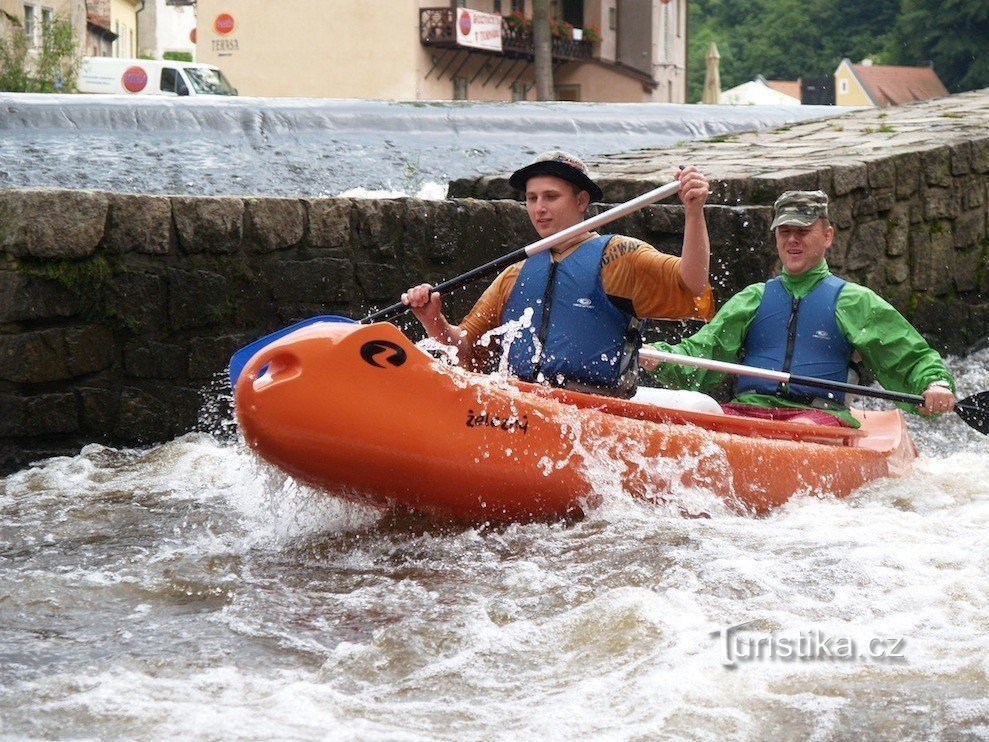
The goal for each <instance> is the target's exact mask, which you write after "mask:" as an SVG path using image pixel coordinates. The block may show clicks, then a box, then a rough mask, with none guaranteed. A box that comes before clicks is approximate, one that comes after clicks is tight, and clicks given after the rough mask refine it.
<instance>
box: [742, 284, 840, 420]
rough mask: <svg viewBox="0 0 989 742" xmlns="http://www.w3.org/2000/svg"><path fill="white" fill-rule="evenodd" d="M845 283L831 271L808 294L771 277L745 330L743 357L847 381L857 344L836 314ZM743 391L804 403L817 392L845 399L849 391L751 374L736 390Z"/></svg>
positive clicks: (748, 361) (801, 373)
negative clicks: (799, 295)
mask: <svg viewBox="0 0 989 742" xmlns="http://www.w3.org/2000/svg"><path fill="white" fill-rule="evenodd" d="M844 286H845V281H843V280H842V279H840V278H838V277H837V276H828V277H827V278H825V279H824V280H823V281H821V282H820V283H819V284H817V286H815V287H814V288H813V289H812V290H811V292H810V293H809V294H807V295H806V296H805V297H803V298H802V299H797V298H796V297H794V296H793V295H791V294H790V292H788V291H787V290H786V288H784V286H783V282H782V281H781V280H780V279H779V278H774V279H772V280H771V281H767V282H766V290H765V293H764V294H763V295H762V301H761V302H760V303H759V309H758V310H757V311H756V315H755V318H754V319H753V320H752V324H751V325H749V330H748V333H747V334H746V335H745V342H744V344H743V347H744V348H745V359H744V360H743V361H742V362H743V363H744V364H745V365H746V366H754V367H760V368H768V369H771V370H773V371H785V372H787V373H791V374H797V375H799V376H813V377H814V378H815V379H825V380H828V381H847V380H848V369H849V366H850V364H851V359H852V351H853V348H852V346H851V344H850V343H849V342H848V340H847V339H846V338H845V335H844V333H842V331H841V329H840V328H839V327H838V322H837V320H835V316H834V313H835V305H836V304H837V301H838V295H839V294H840V293H841V290H842V288H844ZM743 392H757V393H759V394H773V395H776V396H779V397H785V398H787V399H791V400H793V401H796V402H802V403H804V404H811V403H812V402H813V401H814V400H815V399H818V398H823V399H827V400H830V401H833V402H837V403H838V404H842V405H843V404H844V403H845V395H844V394H843V393H840V392H829V391H826V390H824V389H817V388H815V387H810V386H801V385H799V384H780V383H777V382H775V381H769V380H768V379H757V378H755V377H752V376H742V377H740V378H739V380H738V385H737V387H736V393H737V394H741V393H743Z"/></svg>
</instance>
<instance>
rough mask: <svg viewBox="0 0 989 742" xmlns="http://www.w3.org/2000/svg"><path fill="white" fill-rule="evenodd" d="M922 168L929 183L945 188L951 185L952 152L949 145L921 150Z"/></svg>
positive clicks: (925, 179)
mask: <svg viewBox="0 0 989 742" xmlns="http://www.w3.org/2000/svg"><path fill="white" fill-rule="evenodd" d="M920 168H921V172H922V173H923V174H924V182H925V183H927V185H932V186H942V187H945V188H946V187H948V186H950V185H951V152H950V151H949V150H948V148H947V147H937V148H936V149H929V150H927V151H926V152H921V153H920Z"/></svg>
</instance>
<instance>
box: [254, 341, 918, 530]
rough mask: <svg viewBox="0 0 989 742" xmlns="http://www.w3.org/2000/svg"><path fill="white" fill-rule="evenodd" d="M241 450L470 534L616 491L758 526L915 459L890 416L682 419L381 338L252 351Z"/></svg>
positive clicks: (581, 505) (332, 489) (570, 508)
mask: <svg viewBox="0 0 989 742" xmlns="http://www.w3.org/2000/svg"><path fill="white" fill-rule="evenodd" d="M235 397H236V409H237V418H238V421H239V423H240V427H241V430H242V432H243V435H244V438H245V439H246V441H247V443H248V444H249V445H250V446H251V448H253V449H254V450H255V451H256V452H257V453H258V454H260V455H261V457H263V458H264V459H266V460H267V461H269V462H270V463H272V464H274V465H275V466H277V467H279V468H280V469H283V470H284V471H286V472H288V473H289V474H291V475H293V476H294V477H296V478H298V479H300V480H302V481H304V482H307V483H309V484H312V485H316V486H318V487H321V488H323V489H325V490H327V491H328V492H329V493H331V494H333V495H336V496H340V497H345V498H348V499H353V500H357V501H360V502H364V503H370V504H373V505H378V506H383V507H393V508H408V509H411V510H414V511H419V512H424V513H429V514H433V515H436V516H441V517H448V518H456V519H469V520H492V521H510V520H520V521H526V520H533V519H542V518H549V517H557V516H561V515H564V514H567V513H573V512H579V511H582V510H584V509H585V508H587V507H593V506H594V505H595V504H596V502H597V501H599V499H600V495H601V492H603V491H613V490H614V489H621V490H623V491H625V492H627V493H629V494H632V495H634V496H637V497H643V498H647V499H653V500H668V499H670V498H671V497H674V496H675V493H676V492H682V491H683V488H684V487H688V488H689V487H693V488H701V489H704V490H707V491H710V492H713V493H715V494H717V495H719V496H720V497H722V498H724V499H725V500H726V501H728V502H729V503H730V504H732V505H733V506H734V507H736V508H737V509H738V510H739V511H741V512H752V513H761V512H764V511H766V510H768V509H769V508H771V507H774V506H777V505H780V504H782V503H784V502H786V501H787V500H788V499H789V498H790V497H791V496H792V495H794V494H797V493H818V494H829V495H833V496H837V497H843V496H845V495H848V494H849V493H851V492H852V491H853V490H854V489H856V488H857V487H859V486H861V485H862V484H864V483H865V482H868V481H871V480H874V479H878V478H880V477H886V476H895V475H898V474H900V473H902V472H904V471H905V470H906V469H907V468H909V465H910V462H911V461H912V459H913V458H914V457H915V456H916V452H915V450H914V447H913V444H912V443H911V441H910V438H909V437H908V435H907V432H906V428H905V426H904V423H903V416H902V414H901V413H900V412H898V411H892V412H863V413H856V414H858V415H859V416H860V419H861V420H862V428H861V429H860V430H851V429H843V428H828V427H818V426H814V425H804V424H799V423H785V422H775V421H766V420H753V419H747V418H738V417H729V416H721V415H714V414H708V413H698V412H684V411H678V410H671V409H666V408H662V407H657V406H654V405H649V404H640V403H635V402H629V401H625V400H619V399H613V398H608V397H598V396H595V395H590V394H580V393H576V392H567V391H563V390H558V389H548V388H544V387H539V386H534V385H531V384H524V383H521V382H510V381H506V380H504V379H500V378H494V377H490V376H484V375H481V374H474V373H470V372H467V371H463V370H461V369H459V368H451V367H449V366H447V365H445V364H442V363H440V362H438V361H436V360H434V359H433V358H432V357H430V356H429V355H428V354H426V353H424V352H422V351H421V350H419V349H418V348H416V347H415V346H414V345H413V344H412V343H411V342H409V340H408V339H407V338H406V337H405V336H404V335H402V333H401V332H400V331H399V330H398V329H397V328H396V327H395V326H393V325H390V324H385V323H382V324H375V325H359V324H349V323H332V322H320V323H316V324H312V325H309V326H306V327H303V328H301V329H299V330H296V331H295V332H292V333H290V334H288V335H286V336H284V337H282V338H280V339H278V340H276V341H274V342H273V343H271V344H270V345H268V346H266V347H264V348H262V349H261V350H260V351H259V352H257V353H256V354H255V355H254V357H253V358H251V360H250V361H249V362H248V363H247V365H246V367H245V368H244V372H243V373H242V374H241V375H240V377H239V379H238V381H237V386H236V391H235Z"/></svg>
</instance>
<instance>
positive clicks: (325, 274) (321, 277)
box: [264, 258, 354, 304]
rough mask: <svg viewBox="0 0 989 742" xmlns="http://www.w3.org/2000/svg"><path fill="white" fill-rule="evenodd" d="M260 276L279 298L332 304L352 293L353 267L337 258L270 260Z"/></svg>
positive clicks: (345, 298)
mask: <svg viewBox="0 0 989 742" xmlns="http://www.w3.org/2000/svg"><path fill="white" fill-rule="evenodd" d="M264 276H265V278H266V279H267V281H268V285H269V286H270V287H271V292H272V294H273V295H274V297H275V299H276V300H279V301H290V302H305V303H307V304H308V303H312V304H334V303H340V302H347V301H350V297H351V296H352V293H353V284H354V268H353V266H352V265H351V264H350V262H349V261H347V260H340V259H338V258H315V259H313V260H283V261H273V262H270V263H268V264H267V266H265V268H264Z"/></svg>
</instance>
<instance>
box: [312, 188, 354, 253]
mask: <svg viewBox="0 0 989 742" xmlns="http://www.w3.org/2000/svg"><path fill="white" fill-rule="evenodd" d="M352 209H353V202H352V201H350V200H349V199H346V198H321V199H314V200H312V201H310V202H309V235H308V242H309V245H310V246H312V247H328V248H345V247H347V246H349V245H350V220H351V211H352Z"/></svg>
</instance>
